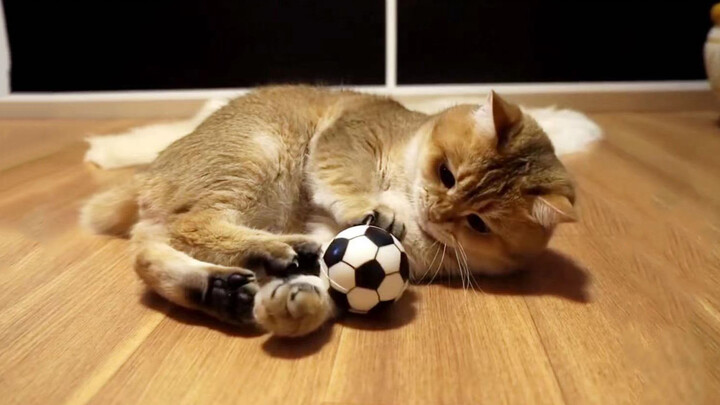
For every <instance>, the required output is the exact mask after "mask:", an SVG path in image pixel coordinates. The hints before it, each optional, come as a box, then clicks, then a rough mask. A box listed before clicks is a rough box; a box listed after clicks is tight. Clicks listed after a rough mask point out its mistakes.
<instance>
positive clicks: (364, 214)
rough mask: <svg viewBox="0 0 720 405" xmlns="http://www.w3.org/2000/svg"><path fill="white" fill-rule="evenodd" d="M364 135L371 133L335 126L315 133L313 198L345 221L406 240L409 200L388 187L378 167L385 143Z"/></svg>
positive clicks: (310, 171)
mask: <svg viewBox="0 0 720 405" xmlns="http://www.w3.org/2000/svg"><path fill="white" fill-rule="evenodd" d="M355 135H357V136H355ZM363 135H367V134H364V133H358V134H349V133H346V132H344V130H342V129H338V128H335V127H330V128H328V129H327V130H326V131H325V132H324V133H322V134H320V135H317V138H316V140H315V141H314V142H313V144H312V146H311V153H310V159H309V162H308V165H307V171H308V173H307V175H308V178H309V179H310V182H309V184H310V187H311V191H312V196H313V202H315V203H316V204H318V205H319V206H321V207H323V208H325V209H326V210H328V211H329V212H330V213H332V215H333V216H334V218H335V220H336V221H337V222H338V223H339V224H341V225H342V226H351V225H358V224H367V223H369V224H371V225H375V226H378V227H380V228H383V229H385V230H387V231H389V232H391V233H392V234H394V235H395V236H396V237H397V238H398V239H400V240H402V239H403V237H404V236H405V222H406V221H407V220H408V216H409V206H408V202H407V201H408V199H407V197H405V196H403V195H402V193H401V192H397V191H393V190H387V185H386V184H384V183H386V180H387V179H384V175H383V173H381V172H380V170H379V166H380V163H379V162H380V161H381V160H382V158H381V157H380V156H378V154H379V153H381V152H379V151H378V150H379V149H382V148H383V146H382V145H381V143H382V142H381V141H380V140H378V139H369V140H366V139H362V138H363ZM373 145H374V147H373Z"/></svg>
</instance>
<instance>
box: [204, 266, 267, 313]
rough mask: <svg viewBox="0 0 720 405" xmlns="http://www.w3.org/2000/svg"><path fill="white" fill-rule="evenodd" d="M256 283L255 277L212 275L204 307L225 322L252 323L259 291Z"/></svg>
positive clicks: (205, 295)
mask: <svg viewBox="0 0 720 405" xmlns="http://www.w3.org/2000/svg"><path fill="white" fill-rule="evenodd" d="M254 281H255V279H254V277H252V276H248V275H245V274H241V273H232V274H219V275H212V276H210V277H209V278H208V287H207V290H206V291H205V294H204V297H203V300H202V305H203V306H205V307H206V308H207V309H209V310H210V311H212V312H213V313H215V314H216V315H217V316H218V317H220V318H222V319H224V320H227V321H230V322H238V323H246V322H250V321H252V309H253V301H254V298H255V291H256V290H257V289H256V288H255V287H254V284H253V282H254Z"/></svg>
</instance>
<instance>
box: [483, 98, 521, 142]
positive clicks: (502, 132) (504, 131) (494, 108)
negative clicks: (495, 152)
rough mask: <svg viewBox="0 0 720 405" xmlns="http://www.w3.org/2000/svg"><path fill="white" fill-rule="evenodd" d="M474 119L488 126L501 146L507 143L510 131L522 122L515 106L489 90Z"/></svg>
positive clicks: (518, 109) (518, 108)
mask: <svg viewBox="0 0 720 405" xmlns="http://www.w3.org/2000/svg"><path fill="white" fill-rule="evenodd" d="M475 119H476V121H477V122H478V123H479V124H484V125H488V124H489V125H490V127H491V131H492V132H493V133H494V134H495V136H497V138H498V145H502V144H504V143H505V142H507V141H508V138H509V137H510V135H511V133H512V131H511V129H512V128H513V127H515V126H516V125H517V124H519V123H520V122H522V111H521V110H520V107H518V106H517V105H515V104H512V103H508V102H507V101H505V100H503V99H502V97H500V96H499V95H497V93H495V92H494V91H492V90H490V94H488V97H487V100H486V101H485V105H483V106H481V107H480V108H479V109H478V110H477V112H476V113H475Z"/></svg>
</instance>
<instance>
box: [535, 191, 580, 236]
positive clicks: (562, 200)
mask: <svg viewBox="0 0 720 405" xmlns="http://www.w3.org/2000/svg"><path fill="white" fill-rule="evenodd" d="M532 215H533V218H535V220H536V221H537V222H538V223H539V224H540V225H542V226H543V227H545V228H548V229H552V228H554V227H555V226H556V225H557V224H560V223H563V222H577V218H578V217H577V212H576V211H575V207H573V204H572V203H571V202H570V200H569V199H568V198H567V197H565V196H563V195H559V194H549V195H541V196H538V197H537V198H536V199H535V202H534V203H533V208H532Z"/></svg>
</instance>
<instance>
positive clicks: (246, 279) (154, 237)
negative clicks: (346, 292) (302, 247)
mask: <svg viewBox="0 0 720 405" xmlns="http://www.w3.org/2000/svg"><path fill="white" fill-rule="evenodd" d="M171 239H172V237H171V236H170V234H169V233H168V232H167V229H166V228H165V227H164V226H163V225H160V224H156V223H152V222H150V221H141V222H140V223H138V224H137V225H136V226H135V228H134V229H133V237H132V240H133V245H134V248H135V250H136V260H135V271H136V272H137V273H138V275H139V276H140V278H142V279H143V280H144V281H145V283H146V284H147V285H148V286H150V287H151V288H152V289H153V290H154V291H155V292H157V293H158V294H160V295H161V296H163V297H164V298H166V299H167V300H169V301H171V302H173V303H175V304H177V305H180V306H183V307H186V308H191V309H197V310H201V311H203V312H206V313H208V314H210V315H212V316H214V317H216V318H218V319H220V320H223V321H226V322H230V323H239V324H247V323H253V322H254V323H256V324H258V325H259V326H260V327H262V328H263V329H265V330H267V331H269V332H271V333H273V334H276V335H280V336H302V335H305V334H308V333H310V332H312V331H314V330H316V329H317V328H319V327H320V326H321V325H322V324H323V323H325V322H326V321H327V320H328V319H329V318H330V317H331V316H332V315H333V314H334V312H335V306H334V304H333V302H332V300H331V299H330V296H329V295H328V292H327V286H326V285H325V283H324V282H323V281H322V280H321V279H320V278H319V277H317V276H313V275H289V276H287V277H283V278H276V277H272V278H269V279H268V278H265V279H264V281H265V284H264V285H262V286H261V285H260V284H259V283H258V280H257V279H256V277H255V274H254V273H253V272H252V271H250V270H248V269H245V268H241V267H230V266H222V265H217V264H212V263H208V262H204V261H201V260H197V259H195V258H193V257H191V256H189V255H188V254H186V253H184V252H181V251H179V250H177V249H175V248H173V247H172V246H170V242H171Z"/></svg>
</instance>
